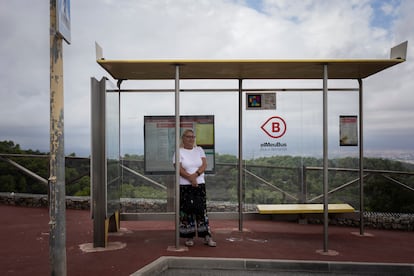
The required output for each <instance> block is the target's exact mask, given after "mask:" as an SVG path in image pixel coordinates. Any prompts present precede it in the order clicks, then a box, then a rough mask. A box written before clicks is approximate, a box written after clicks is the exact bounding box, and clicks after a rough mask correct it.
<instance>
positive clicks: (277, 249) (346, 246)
mask: <svg viewBox="0 0 414 276" xmlns="http://www.w3.org/2000/svg"><path fill="white" fill-rule="evenodd" d="M0 212H1V221H2V226H1V227H0V239H1V245H2V246H1V247H0V275H50V267H49V266H50V265H49V225H48V222H49V213H48V209H45V208H24V207H14V206H4V205H0ZM66 219H67V230H66V240H67V242H66V252H67V275H100V276H104V275H130V274H132V273H134V272H136V271H137V270H139V269H140V268H142V267H144V266H146V265H147V264H150V263H151V262H153V261H155V260H156V259H158V258H159V257H161V256H177V257H205V258H242V259H271V260H286V261H290V260H296V261H301V260H303V261H315V262H320V261H323V262H358V263H362V262H368V263H379V264H414V232H402V231H387V230H375V229H366V235H364V236H360V235H359V228H350V227H340V226H330V227H329V243H328V249H329V250H330V252H335V254H321V253H320V250H322V248H323V225H306V224H305V225H303V224H297V223H292V222H279V221H271V220H246V221H244V228H245V229H244V231H243V232H239V231H238V222H237V221H230V220H212V221H211V222H210V223H211V227H212V232H213V235H214V239H215V240H216V241H217V247H215V248H211V247H208V246H205V245H204V244H203V243H202V241H201V240H196V244H195V246H194V247H191V248H189V249H188V250H187V251H182V252H174V251H169V250H168V248H169V247H170V246H174V245H175V230H174V229H175V228H174V222H173V221H121V231H120V232H119V233H114V234H110V236H109V242H110V244H111V245H114V248H113V250H101V251H97V252H95V251H93V250H89V251H88V250H85V248H88V244H90V243H92V241H93V233H92V230H93V228H92V220H91V219H90V212H89V211H79V210H67V211H66Z"/></svg>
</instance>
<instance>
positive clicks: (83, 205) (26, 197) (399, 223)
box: [0, 193, 414, 231]
mask: <svg viewBox="0 0 414 276" xmlns="http://www.w3.org/2000/svg"><path fill="white" fill-rule="evenodd" d="M0 204H3V205H13V206H23V207H45V208H46V207H48V197H47V195H37V194H20V193H19V194H15V193H0ZM246 207H247V209H248V210H246V211H248V212H255V211H257V210H256V209H255V206H254V205H246ZM66 208H67V209H77V210H89V208H90V197H75V196H67V197H66ZM120 210H121V213H163V212H166V211H167V201H166V200H157V199H130V198H128V199H126V198H123V199H121V208H120ZM237 211H238V205H237V204H236V203H232V202H213V201H212V202H208V212H237ZM279 217H280V216H279ZM355 217H356V216H331V217H330V220H329V224H331V225H342V226H351V227H359V218H355ZM306 220H307V222H308V223H313V224H322V223H323V219H322V216H321V215H314V216H311V215H309V214H307V216H306ZM364 222H365V226H366V227H368V228H374V229H386V230H402V231H414V214H399V213H376V212H364Z"/></svg>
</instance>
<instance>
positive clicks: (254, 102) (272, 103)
mask: <svg viewBox="0 0 414 276" xmlns="http://www.w3.org/2000/svg"><path fill="white" fill-rule="evenodd" d="M246 109H249V110H253V109H256V110H266V109H274V110H276V93H247V94H246Z"/></svg>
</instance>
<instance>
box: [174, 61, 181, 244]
mask: <svg viewBox="0 0 414 276" xmlns="http://www.w3.org/2000/svg"><path fill="white" fill-rule="evenodd" d="M175 248H176V250H179V248H180V66H179V65H176V66H175Z"/></svg>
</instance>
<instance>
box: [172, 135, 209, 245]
mask: <svg viewBox="0 0 414 276" xmlns="http://www.w3.org/2000/svg"><path fill="white" fill-rule="evenodd" d="M173 160H174V161H173V162H174V164H175V156H174V159H173ZM206 168H207V159H206V154H205V152H204V150H203V149H202V148H201V147H199V146H197V145H196V144H195V136H194V132H193V131H192V130H191V129H187V130H185V131H184V132H183V134H182V136H181V144H180V237H181V238H186V239H187V240H186V242H185V245H187V246H193V245H194V237H195V236H196V233H197V235H198V237H200V238H204V244H206V245H208V246H212V247H214V246H216V242H215V241H213V239H212V238H211V232H210V226H209V223H208V217H207V205H206V185H205V179H204V172H205V170H206Z"/></svg>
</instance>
